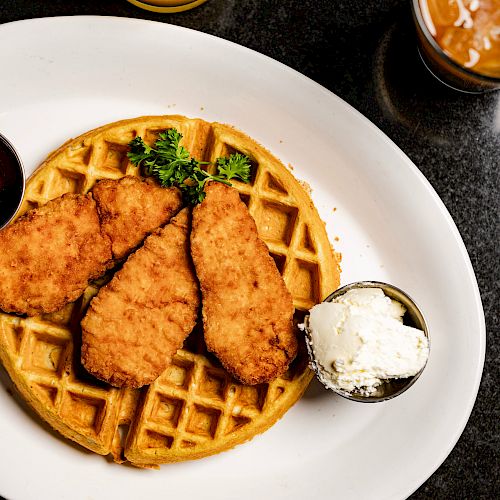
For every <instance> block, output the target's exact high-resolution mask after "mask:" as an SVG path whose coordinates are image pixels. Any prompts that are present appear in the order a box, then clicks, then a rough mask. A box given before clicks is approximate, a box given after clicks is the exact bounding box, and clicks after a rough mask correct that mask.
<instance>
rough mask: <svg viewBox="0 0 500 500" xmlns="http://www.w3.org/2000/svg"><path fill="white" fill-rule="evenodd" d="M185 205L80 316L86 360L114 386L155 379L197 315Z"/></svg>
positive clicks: (97, 374) (95, 371)
mask: <svg viewBox="0 0 500 500" xmlns="http://www.w3.org/2000/svg"><path fill="white" fill-rule="evenodd" d="M189 229H190V213H189V209H187V208H185V209H184V210H182V211H181V212H179V214H178V215H177V216H176V217H175V218H174V219H172V221H171V223H170V224H168V225H167V226H165V227H164V228H162V229H160V230H158V231H156V232H155V233H153V234H152V235H151V236H149V237H148V238H147V239H146V241H145V242H144V246H143V247H141V248H140V249H139V250H137V251H136V252H135V253H134V254H132V255H131V256H130V257H129V258H128V260H127V261H126V262H125V264H124V266H123V268H122V269H121V270H120V271H119V272H118V273H116V275H115V276H114V278H113V279H112V280H111V281H110V282H109V283H108V284H107V285H106V286H105V287H103V288H101V290H100V291H99V293H98V294H97V296H96V297H94V298H93V299H92V302H91V303H90V307H89V310H88V311H87V314H86V316H85V317H84V319H83V320H82V322H81V326H82V363H83V365H84V366H85V368H86V369H87V370H88V371H89V372H90V373H91V374H92V375H94V376H95V377H97V378H99V379H101V380H104V381H106V382H109V383H110V384H111V385H114V386H116V387H123V386H125V387H141V386H143V385H146V384H150V383H151V382H153V381H154V380H155V379H156V378H158V376H159V375H160V374H161V373H162V372H163V371H164V370H165V368H166V367H167V366H168V364H169V363H170V360H171V357H172V356H173V355H174V354H175V353H176V352H177V350H178V349H180V348H181V347H182V344H183V342H184V340H185V338H186V337H187V336H188V335H189V333H190V332H191V330H192V329H193V327H194V325H195V323H196V319H197V316H198V307H199V301H200V298H199V288H198V283H197V280H196V275H195V273H194V268H193V265H192V261H191V257H190V252H189Z"/></svg>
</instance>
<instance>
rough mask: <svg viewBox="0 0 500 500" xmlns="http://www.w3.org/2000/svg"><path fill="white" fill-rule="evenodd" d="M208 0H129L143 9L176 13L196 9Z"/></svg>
mask: <svg viewBox="0 0 500 500" xmlns="http://www.w3.org/2000/svg"><path fill="white" fill-rule="evenodd" d="M206 1H207V0H128V2H130V3H131V4H133V5H135V6H136V7H140V8H141V9H145V10H149V11H151V12H159V13H165V14H166V13H174V12H182V11H184V10H189V9H194V8H195V7H198V5H201V4H202V3H205V2H206Z"/></svg>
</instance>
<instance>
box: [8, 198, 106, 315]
mask: <svg viewBox="0 0 500 500" xmlns="http://www.w3.org/2000/svg"><path fill="white" fill-rule="evenodd" d="M110 261H111V245H110V242H109V239H108V237H107V236H104V235H102V234H101V227H100V224H99V217H98V216H97V211H96V206H95V202H94V200H93V199H92V195H90V194H89V195H86V196H84V195H74V194H65V195H63V196H62V197H60V198H57V199H55V200H53V201H49V202H48V203H47V204H46V205H44V206H42V207H40V208H38V209H34V210H31V211H30V212H28V213H27V214H26V215H24V216H23V217H21V218H19V219H18V220H17V221H16V222H14V223H13V224H11V225H10V226H8V227H6V228H4V229H3V230H2V231H0V309H2V310H4V311H6V312H15V313H20V314H24V313H26V314H29V315H35V314H39V313H42V312H44V313H49V312H53V311H57V310H58V309H60V308H61V307H63V306H64V305H65V304H67V303H68V302H72V301H74V300H76V299H77V298H78V297H79V296H80V295H81V294H82V293H83V291H84V290H85V287H86V286H87V285H88V282H89V280H91V279H94V278H97V277H98V276H100V275H101V274H102V273H104V271H105V270H106V267H107V266H108V264H109V263H110Z"/></svg>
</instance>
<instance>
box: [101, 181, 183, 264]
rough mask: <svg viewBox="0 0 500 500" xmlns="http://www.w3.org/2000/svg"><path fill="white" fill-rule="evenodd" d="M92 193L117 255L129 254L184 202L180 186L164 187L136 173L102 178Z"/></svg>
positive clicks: (119, 257) (165, 221)
mask: <svg viewBox="0 0 500 500" xmlns="http://www.w3.org/2000/svg"><path fill="white" fill-rule="evenodd" d="M92 194H93V196H94V199H95V201H96V203H97V210H98V211H99V217H100V220H101V227H102V230H103V233H104V234H106V235H107V236H108V237H109V238H110V240H111V244H112V250H113V257H114V258H115V259H122V258H123V257H126V256H127V255H128V254H129V253H130V252H131V251H132V250H133V249H134V248H136V247H137V246H138V245H140V244H141V243H142V241H143V240H144V238H145V237H146V236H148V235H149V234H151V233H152V232H153V231H154V230H155V229H157V228H158V227H160V226H163V225H164V224H166V223H167V222H168V221H169V220H170V218H171V217H172V216H174V215H175V214H176V213H177V212H178V211H179V210H180V209H181V206H182V197H181V194H180V191H179V190H178V189H176V188H163V187H161V186H160V185H158V184H155V183H152V182H148V181H142V180H140V179H138V178H137V177H132V176H126V177H122V178H121V179H119V180H103V181H100V182H98V183H97V184H96V185H95V186H94V188H93V189H92Z"/></svg>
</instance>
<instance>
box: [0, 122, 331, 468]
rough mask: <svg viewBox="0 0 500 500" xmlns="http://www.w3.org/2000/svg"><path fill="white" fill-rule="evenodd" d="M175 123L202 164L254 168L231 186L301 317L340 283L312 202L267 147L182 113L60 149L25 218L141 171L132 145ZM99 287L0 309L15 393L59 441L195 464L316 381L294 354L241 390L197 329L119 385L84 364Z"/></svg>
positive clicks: (264, 423) (125, 457) (41, 173)
mask: <svg viewBox="0 0 500 500" xmlns="http://www.w3.org/2000/svg"><path fill="white" fill-rule="evenodd" d="M170 127H176V128H177V129H178V130H179V131H180V132H181V133H182V134H183V135H184V139H183V141H182V144H183V145H184V146H185V147H186V148H187V149H188V150H189V151H190V152H191V154H192V156H194V157H196V158H198V159H199V160H208V161H213V160H215V159H216V158H217V157H219V156H222V155H226V154H228V153H232V152H235V151H238V152H241V153H243V154H246V155H248V156H249V157H250V158H251V160H252V166H253V169H252V171H253V175H252V180H251V182H250V184H243V183H239V182H235V183H234V186H235V187H236V188H237V189H238V190H239V192H240V195H241V198H242V199H243V200H244V201H245V203H246V204H247V205H248V208H249V210H250V213H251V214H252V215H253V217H254V218H255V220H256V223H257V227H258V229H259V233H260V236H261V237H262V239H263V240H264V241H265V242H266V244H267V245H268V247H269V251H270V253H271V255H272V256H273V258H274V259H275V261H276V264H277V267H278V269H279V270H280V272H281V274H282V275H283V278H284V280H285V282H286V284H287V287H288V288H289V290H290V292H291V293H292V295H293V299H294V305H295V307H296V318H297V320H300V319H302V317H303V311H305V310H307V309H309V308H310V307H311V306H312V305H313V304H315V303H317V302H319V301H321V300H322V299H323V298H324V297H325V296H327V295H328V294H329V293H330V292H331V291H332V290H334V289H336V288H337V286H338V284H339V269H338V264H337V261H336V260H335V258H334V256H333V253H332V250H331V247H330V244H329V242H328V238H327V235H326V231H325V227H324V223H323V222H322V221H321V220H320V218H319V216H318V213H317V212H316V209H315V208H314V206H313V204H312V202H311V200H310V198H309V196H308V195H307V194H306V192H305V191H304V190H303V189H302V187H301V186H300V184H299V183H298V182H297V181H296V180H295V178H294V177H293V176H292V175H291V173H290V172H289V171H288V170H287V169H286V168H285V167H284V166H283V165H282V164H281V163H280V162H279V161H278V160H277V159H276V158H274V157H273V156H272V155H271V154H270V153H269V152H268V151H266V150H265V149H264V148H263V147H261V146H260V145H258V144H257V143H255V142H254V141H253V140H251V139H250V138H249V137H247V136H246V135H244V134H242V133H241V132H239V131H237V130H235V129H234V128H232V127H230V126H227V125H221V124H217V123H213V124H210V123H207V122H204V121H202V120H198V119H188V118H185V117H182V116H154V117H142V118H137V119H132V120H124V121H121V122H117V123H113V124H110V125H106V126H104V127H101V128H98V129H95V130H92V131H90V132H87V133H85V134H83V135H81V136H80V137H77V138H76V139H73V140H70V141H68V142H66V143H65V144H64V145H63V146H62V147H61V148H59V149H58V150H57V151H55V152H54V153H52V154H51V155H50V156H49V157H48V158H47V160H46V161H45V162H44V163H43V164H42V165H41V167H40V168H39V169H38V170H37V171H36V172H35V174H34V175H33V176H32V177H31V178H30V179H29V181H28V184H27V188H26V196H25V200H24V203H23V206H22V210H21V213H23V212H25V211H26V210H28V209H30V208H33V207H36V206H39V205H41V204H44V203H46V202H47V201H48V200H50V199H52V198H55V197H58V196H60V195H62V194H63V193H67V192H73V193H86V192H87V191H88V190H90V189H91V188H92V186H93V185H94V183H95V182H96V181H97V180H99V179H103V178H108V179H116V178H120V177H122V176H124V175H138V171H137V169H136V167H134V166H133V165H131V164H130V162H129V161H128V159H127V156H126V153H127V149H128V148H127V144H128V142H129V141H130V140H131V139H133V138H134V137H135V136H137V135H140V136H142V137H143V138H144V139H145V141H146V142H148V143H150V144H152V143H153V142H154V141H155V139H156V137H157V135H158V133H159V132H160V131H162V130H164V129H166V128H170ZM104 282H105V279H101V280H100V281H99V282H97V283H94V284H92V285H91V286H89V287H88V288H87V290H86V291H85V293H84V295H83V296H82V297H81V298H80V299H78V300H77V301H76V302H75V303H73V304H69V305H67V306H66V307H65V308H63V309H62V310H61V311H58V312H56V313H52V314H50V315H44V316H40V317H33V318H21V317H17V316H14V315H9V314H5V313H0V359H1V361H2V363H3V365H4V366H5V368H6V370H7V372H8V373H9V375H10V377H11V378H12V380H13V381H14V383H15V385H16V387H17V389H18V390H19V392H20V394H21V395H22V396H23V397H24V399H25V400H26V401H28V403H29V404H30V405H31V406H32V407H33V408H34V410H35V411H36V412H37V413H38V414H39V415H40V416H41V417H42V418H43V419H44V420H45V421H47V422H48V423H49V424H50V425H51V426H52V427H54V428H55V429H57V430H58V431H59V432H61V433H62V434H63V435H64V436H66V437H68V438H70V439H72V440H74V441H76V442H77V443H79V444H80V445H82V446H84V447H85V448H88V449H89V450H92V451H94V452H96V453H99V454H101V455H108V454H112V455H113V458H114V459H115V461H117V462H124V461H129V462H131V463H132V464H134V465H137V466H143V467H155V466H157V465H158V464H161V463H167V462H178V461H183V460H190V459H194V458H201V457H204V456H207V455H211V454H215V453H218V452H221V451H223V450H226V449H228V448H231V447H233V446H235V445H237V444H239V443H243V442H244V441H247V440H249V439H251V438H252V437H253V436H254V435H255V434H258V433H260V432H263V431H264V430H266V429H267V428H269V427H270V426H271V425H272V424H273V423H275V422H276V420H278V419H279V418H280V417H281V416H282V415H283V414H284V413H285V412H286V411H287V410H288V409H289V408H290V407H291V406H292V405H293V404H294V403H295V402H296V401H297V400H298V399H299V398H300V396H301V395H302V393H303V392H304V390H305V389H306V387H307V385H308V384H309V382H310V380H311V378H312V372H311V371H310V370H309V368H308V367H307V356H306V354H305V353H304V350H303V349H302V350H301V353H300V354H299V356H298V358H297V359H296V361H295V362H294V363H292V365H291V367H290V369H289V370H288V371H287V372H286V373H285V374H284V375H283V376H282V377H279V378H278V379H276V380H274V381H272V382H271V383H269V384H262V385H259V386H253V387H250V386H244V385H242V384H240V383H238V382H237V381H236V380H234V379H233V378H232V377H231V376H230V375H229V374H228V373H227V372H226V371H225V370H224V369H223V368H222V367H221V366H220V364H219V363H218V362H217V360H216V359H215V358H214V357H213V356H212V355H210V354H208V353H207V351H206V348H205V346H204V343H203V340H202V335H200V333H199V332H198V333H197V332H193V334H191V336H190V337H189V338H188V340H187V341H186V343H185V345H184V347H183V349H181V350H179V351H178V353H177V354H176V356H175V357H174V359H173V363H172V365H171V366H170V367H169V368H167V370H166V371H165V372H164V373H163V374H162V375H161V376H160V377H159V379H158V380H156V382H155V383H154V384H152V385H151V386H149V387H145V388H143V389H140V390H132V389H117V388H113V387H111V386H109V385H107V384H105V383H103V382H100V381H98V380H96V379H94V378H93V377H91V376H90V375H88V374H87V373H86V372H85V370H84V369H83V368H82V366H81V364H80V342H81V339H80V337H81V333H80V328H79V323H80V319H81V317H82V315H83V314H84V312H85V309H86V307H87V305H88V302H89V301H90V299H91V298H92V297H93V296H94V295H95V294H96V293H97V291H98V289H99V287H100V286H101V285H102V284H103V283H104Z"/></svg>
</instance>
